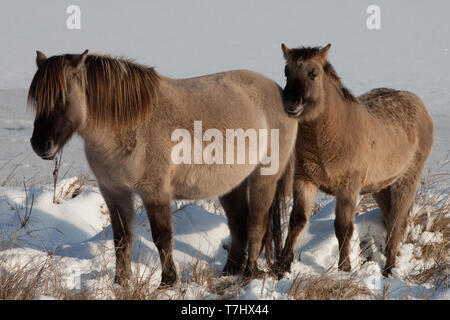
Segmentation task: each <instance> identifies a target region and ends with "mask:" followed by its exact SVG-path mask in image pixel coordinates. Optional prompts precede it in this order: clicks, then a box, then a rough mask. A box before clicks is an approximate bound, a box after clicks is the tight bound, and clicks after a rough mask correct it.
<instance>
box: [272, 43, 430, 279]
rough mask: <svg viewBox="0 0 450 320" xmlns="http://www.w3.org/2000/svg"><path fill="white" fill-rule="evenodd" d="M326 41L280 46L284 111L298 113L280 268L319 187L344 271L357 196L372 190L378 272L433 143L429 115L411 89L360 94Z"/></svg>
mask: <svg viewBox="0 0 450 320" xmlns="http://www.w3.org/2000/svg"><path fill="white" fill-rule="evenodd" d="M330 46H331V45H327V46H326V47H324V48H298V49H289V48H287V47H286V46H285V45H284V44H283V45H282V49H283V53H284V57H285V59H286V68H285V74H286V78H287V82H286V87H285V89H284V103H285V111H286V112H287V113H288V114H289V115H290V116H292V117H296V118H298V120H299V129H298V137H297V143H296V158H297V160H296V161H297V162H296V167H295V171H296V172H295V178H294V208H293V212H292V214H291V218H290V223H289V233H288V236H287V239H286V243H285V246H284V249H283V253H282V259H281V265H280V268H281V270H282V271H287V270H289V269H290V265H291V263H292V261H293V258H294V248H295V246H296V243H297V241H298V238H299V235H300V232H301V231H302V229H303V228H304V226H305V224H306V222H307V219H308V218H309V216H310V215H311V210H312V208H313V205H314V200H315V197H316V194H317V190H318V189H320V190H322V191H325V192H327V193H329V194H332V195H335V196H336V220H335V232H336V236H337V238H338V241H339V252H340V256H339V268H340V269H341V270H344V271H350V269H351V266H350V261H349V249H350V248H349V246H350V243H349V240H350V238H351V236H352V233H353V220H354V216H355V213H356V206H357V200H358V196H359V195H360V194H364V193H373V195H374V198H375V200H376V202H377V204H378V205H379V207H380V209H381V212H382V213H383V218H384V223H385V225H386V229H387V237H386V257H387V261H386V265H385V267H384V275H388V274H389V273H390V272H391V269H392V268H393V267H394V266H395V259H396V255H397V251H398V246H399V243H400V241H401V240H402V238H403V236H404V233H405V229H406V223H407V216H408V212H409V210H410V208H411V206H412V204H413V201H414V196H415V192H416V189H417V185H418V182H419V179H420V177H421V174H422V170H423V168H424V165H425V161H426V160H427V157H428V155H429V154H430V151H431V147H432V145H433V139H434V138H433V121H432V119H431V116H430V114H429V113H428V112H427V110H426V108H425V105H424V104H423V102H422V101H421V100H420V99H419V98H418V97H417V96H416V95H414V94H413V93H411V92H408V91H397V90H394V89H385V88H382V89H374V90H372V91H370V92H368V93H366V94H364V95H362V96H361V97H359V99H357V98H355V97H354V96H353V95H352V94H351V93H350V91H348V90H347V89H346V88H345V87H344V86H343V85H342V83H341V81H340V79H339V77H338V76H337V74H336V72H335V71H334V68H333V67H332V66H331V64H330V63H329V62H328V61H327V56H328V51H329V49H330Z"/></svg>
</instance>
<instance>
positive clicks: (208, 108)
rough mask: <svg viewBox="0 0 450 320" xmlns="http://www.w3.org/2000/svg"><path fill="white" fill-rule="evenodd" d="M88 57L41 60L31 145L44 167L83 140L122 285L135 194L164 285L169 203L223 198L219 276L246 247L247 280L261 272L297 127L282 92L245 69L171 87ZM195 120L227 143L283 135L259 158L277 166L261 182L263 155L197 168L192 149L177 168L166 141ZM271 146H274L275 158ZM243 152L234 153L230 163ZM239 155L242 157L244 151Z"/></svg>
mask: <svg viewBox="0 0 450 320" xmlns="http://www.w3.org/2000/svg"><path fill="white" fill-rule="evenodd" d="M87 53H88V52H87V50H86V51H85V52H84V53H83V54H81V55H80V54H75V55H69V54H68V55H60V56H53V57H49V58H47V57H46V56H45V55H44V54H43V53H41V52H38V53H37V58H36V62H37V65H38V70H37V72H36V74H35V76H34V78H33V81H32V83H31V86H30V91H29V101H30V103H31V104H32V105H33V106H34V107H35V110H36V119H35V123H34V131H33V136H32V138H31V144H32V146H33V149H34V150H35V152H36V153H37V154H38V155H39V156H41V157H42V158H43V159H53V158H54V157H55V154H56V153H57V152H58V151H59V150H60V149H61V148H62V147H63V145H64V144H65V143H66V142H67V141H68V139H69V138H70V137H71V136H72V135H73V134H74V133H78V134H80V136H81V137H82V138H83V140H84V142H85V151H86V157H87V160H88V162H89V165H90V166H91V169H92V171H93V172H94V174H95V176H96V178H97V181H98V184H99V188H100V191H101V193H102V195H103V197H104V198H105V201H106V204H107V205H108V209H109V214H110V217H111V224H112V229H113V233H114V244H115V249H116V281H117V282H119V283H123V282H124V281H126V280H127V279H129V278H130V275H131V261H130V257H131V238H132V230H131V228H132V225H133V218H134V215H135V213H134V209H133V195H134V194H137V195H139V196H140V197H141V199H142V201H143V204H144V206H145V209H146V211H147V215H148V217H149V220H150V225H151V231H152V237H153V241H154V242H155V245H156V247H157V249H158V252H159V255H160V260H161V264H162V279H161V282H162V283H163V284H166V285H172V284H174V283H175V282H176V281H177V273H176V268H175V264H174V261H173V257H172V251H173V235H172V233H173V226H172V212H171V209H170V207H171V205H170V203H171V200H172V199H203V198H210V197H214V196H222V197H221V201H222V203H223V205H224V207H225V210H226V213H227V217H228V223H229V226H230V231H231V238H232V243H231V250H230V254H229V257H228V261H227V264H226V266H225V272H231V273H236V272H239V271H240V268H241V267H242V265H243V263H244V257H245V250H246V248H247V244H248V259H247V268H246V274H247V275H250V276H251V275H255V274H258V270H257V266H256V259H257V257H258V255H259V253H260V247H261V244H262V239H263V236H264V233H265V232H266V229H267V227H266V225H267V224H268V216H269V215H268V212H269V207H270V206H271V204H272V199H273V198H274V194H275V192H276V187H277V181H278V179H279V178H280V176H281V174H282V173H283V170H284V168H285V167H286V164H287V163H288V161H289V159H290V158H291V154H292V151H293V148H294V144H295V139H296V133H297V121H295V120H293V119H290V118H289V117H288V116H286V114H284V112H283V101H282V97H281V88H280V87H279V86H278V85H277V84H276V83H275V82H273V81H272V80H270V79H267V78H266V77H264V76H262V75H260V74H257V73H255V72H251V71H246V70H237V71H230V72H222V73H217V74H213V75H207V76H203V77H196V78H191V79H171V78H168V77H164V76H162V75H160V74H158V73H156V71H154V70H153V68H149V67H146V66H142V65H138V64H136V63H133V62H131V61H129V60H126V59H120V58H113V57H110V56H100V55H88V54H87ZM199 120H200V121H202V125H203V128H204V130H207V129H213V130H215V132H218V133H220V134H223V136H226V132H227V131H228V129H242V130H243V131H244V130H245V131H247V130H249V129H255V130H263V131H264V130H266V132H270V131H271V130H272V129H275V130H279V141H275V143H276V145H275V144H274V145H272V144H271V143H268V146H267V148H266V152H267V153H265V155H267V156H269V155H270V156H274V157H277V156H278V155H279V161H278V163H279V167H278V168H276V169H274V170H275V171H274V172H273V174H271V175H263V174H262V173H261V172H260V171H261V169H262V168H264V167H267V165H266V163H265V161H264V160H265V159H264V158H263V157H262V154H261V153H259V156H260V157H259V158H258V159H257V161H255V162H254V163H250V162H249V161H247V162H245V163H244V164H239V163H237V164H235V163H225V160H224V159H220V160H221V162H222V163H223V164H220V163H217V162H216V163H211V164H208V163H205V162H203V163H195V161H196V160H195V157H196V156H195V154H196V153H195V149H196V150H198V148H197V147H195V141H194V148H192V155H191V154H190V156H191V159H194V163H191V162H189V161H187V163H186V162H185V163H182V164H176V163H174V161H173V160H172V157H171V155H172V150H173V147H174V146H175V145H176V144H177V143H176V141H173V140H172V134H173V133H174V132H175V130H180V129H182V130H185V131H187V132H188V133H189V135H190V136H191V137H193V136H194V134H195V131H194V122H195V121H199ZM271 138H272V136H271ZM211 139H212V137H211ZM217 139H218V138H217ZM233 139H234V138H233ZM190 142H191V141H189V145H190ZM272 146H273V147H274V148H277V147H279V152H278V154H276V153H277V152H275V151H274V150H275V149H272ZM240 150H241V149H240V148H239V147H238V146H236V145H234V149H233V150H232V151H233V156H238V155H237V152H239V151H240ZM260 151H262V149H260ZM226 152H227V153H228V150H227V151H226ZM186 153H190V151H186ZM218 154H219V151H216V153H215V155H217V157H219V156H218ZM245 154H246V155H247V157H246V158H248V157H249V156H248V155H249V144H246V150H245ZM200 155H202V154H201V151H200ZM241 155H242V154H239V156H241ZM222 156H224V154H223V155H222ZM273 161H276V160H275V158H273ZM200 162H201V161H200Z"/></svg>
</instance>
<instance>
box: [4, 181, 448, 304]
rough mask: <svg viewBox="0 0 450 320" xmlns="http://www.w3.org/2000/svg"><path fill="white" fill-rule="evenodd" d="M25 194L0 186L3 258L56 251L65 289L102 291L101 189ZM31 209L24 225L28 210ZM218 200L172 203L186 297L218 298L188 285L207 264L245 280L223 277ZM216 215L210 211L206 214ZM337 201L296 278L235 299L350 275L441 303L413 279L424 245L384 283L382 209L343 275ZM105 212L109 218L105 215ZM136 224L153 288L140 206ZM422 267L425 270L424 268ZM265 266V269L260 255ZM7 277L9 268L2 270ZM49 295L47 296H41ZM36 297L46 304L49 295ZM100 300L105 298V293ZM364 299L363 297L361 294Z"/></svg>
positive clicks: (106, 259)
mask: <svg viewBox="0 0 450 320" xmlns="http://www.w3.org/2000/svg"><path fill="white" fill-rule="evenodd" d="M73 182H74V178H70V179H65V180H63V181H61V182H60V183H59V184H58V185H57V190H58V192H57V193H58V194H61V193H60V192H59V191H60V190H67V188H68V186H70V185H73ZM27 194H28V205H27V204H26V201H27V198H26V194H25V190H24V188H22V189H21V188H18V187H7V188H5V187H3V188H0V209H1V211H0V212H1V215H0V225H1V226H2V229H1V233H2V238H3V239H6V240H8V239H9V240H10V241H5V240H4V241H2V242H1V244H2V251H0V258H1V259H3V260H4V261H10V262H11V264H8V265H15V264H16V263H18V264H20V265H26V264H27V262H29V261H33V262H37V261H41V260H44V259H45V258H46V257H47V254H48V253H52V254H53V255H54V257H55V261H54V263H55V264H56V265H57V266H58V267H59V268H61V270H63V273H64V277H63V279H65V281H64V285H65V286H66V287H67V288H69V289H73V290H81V289H83V288H102V287H105V281H106V280H107V279H108V277H110V278H111V277H112V276H111V275H113V274H114V247H113V241H112V230H111V226H110V225H109V223H108V218H107V215H105V213H104V210H105V205H104V202H103V199H102V197H101V195H100V194H99V192H98V189H97V188H96V187H92V186H89V187H86V188H85V189H84V190H83V191H82V192H81V193H80V194H78V195H77V196H76V197H74V198H71V194H70V193H69V195H68V196H67V197H66V199H62V198H59V199H58V203H57V204H54V203H53V202H52V198H53V188H52V186H49V185H46V186H41V187H34V188H30V189H29V190H27ZM31 199H34V201H33V209H32V211H31V214H29V219H28V220H27V222H26V223H25V224H24V225H25V227H22V228H21V227H20V226H21V222H22V221H24V220H26V219H25V217H26V216H27V214H26V212H29V210H28V211H27V209H26V208H27V207H28V208H29V207H30V206H31ZM216 206H217V204H216V203H215V200H211V201H203V202H200V203H196V204H194V203H188V202H187V203H186V202H185V203H183V202H179V203H174V206H173V208H172V210H173V212H174V213H173V223H174V229H175V232H174V234H175V235H174V259H175V263H176V265H177V268H178V271H179V273H180V274H181V276H182V281H181V284H180V286H181V287H183V288H184V294H183V296H182V298H185V299H192V298H203V299H217V298H219V296H218V295H217V294H216V293H215V292H211V291H210V290H209V288H208V286H206V285H201V284H199V283H196V282H193V281H190V280H191V278H192V277H193V269H192V266H193V265H194V264H196V263H197V264H198V263H200V264H203V265H204V266H206V267H207V268H209V269H211V271H212V272H213V273H214V278H215V280H214V281H215V282H216V285H220V284H221V283H225V286H226V283H227V282H229V283H236V281H238V280H239V277H236V276H235V277H222V278H219V276H220V271H221V269H222V268H223V266H224V264H225V261H226V257H227V252H226V251H225V249H224V244H228V242H229V240H230V239H229V230H228V226H227V224H226V219H225V218H224V217H223V216H221V215H220V214H221V212H220V210H219V212H217V210H216ZM205 208H208V209H209V210H211V211H212V212H210V211H208V210H207V209H205ZM334 208H335V202H334V200H332V201H329V203H328V204H327V205H325V206H324V207H323V208H322V210H320V211H319V213H317V214H316V215H314V216H313V217H312V218H311V219H310V221H309V223H308V225H307V227H306V228H305V230H304V232H303V234H302V236H301V240H300V244H299V249H298V251H297V252H298V259H296V260H295V262H294V264H293V267H292V272H291V273H288V274H286V275H285V277H284V278H283V279H281V280H276V279H273V278H271V277H267V278H265V279H256V280H252V281H251V282H250V283H249V284H248V285H246V286H244V287H242V288H239V290H237V292H236V294H235V295H234V296H232V298H238V299H290V297H289V295H288V293H289V291H290V288H291V286H292V285H293V283H294V281H295V279H296V278H297V277H299V276H310V277H319V276H321V275H323V274H326V275H327V277H330V278H332V279H335V280H345V279H349V278H350V277H352V278H353V279H357V282H360V284H361V285H362V286H363V287H365V288H367V289H369V290H371V292H372V293H373V296H374V297H382V296H383V290H384V288H385V287H386V286H387V284H388V283H389V290H388V295H387V298H390V299H404V298H411V299H422V298H428V297H432V298H436V299H438V298H439V299H441V298H442V297H443V295H444V293H441V292H440V290H443V289H440V288H435V287H433V285H432V284H422V285H418V284H414V283H412V282H410V281H409V280H408V279H407V276H408V275H411V274H414V272H415V271H418V270H419V269H420V268H424V267H425V268H426V267H431V266H432V264H433V261H425V262H423V261H422V260H420V259H416V257H415V256H414V254H413V253H414V250H415V249H418V248H420V246H421V245H422V244H423V243H422V242H420V241H419V242H417V243H415V244H411V243H404V244H402V245H401V247H400V253H401V255H400V256H399V258H398V260H397V268H396V269H394V270H395V272H394V276H395V278H389V279H386V278H384V277H383V276H382V275H381V270H382V267H383V265H384V263H385V258H384V256H383V254H382V247H383V245H384V238H385V229H384V226H383V223H382V218H381V214H380V211H379V210H378V209H375V210H372V211H369V212H366V213H363V214H360V215H358V216H357V217H356V219H355V232H354V235H353V239H352V253H351V263H352V268H353V270H354V272H353V273H351V274H348V273H345V272H340V271H338V270H337V259H338V242H337V239H336V237H335V234H334V225H333V221H334V216H335V215H334ZM102 212H103V213H102ZM136 212H137V213H136V221H135V224H134V242H133V258H132V261H133V262H132V266H133V270H134V272H137V273H139V274H150V275H151V277H152V278H151V279H152V280H151V284H150V285H152V286H153V285H154V286H155V288H156V286H157V285H158V283H159V279H160V265H159V258H158V252H157V250H156V247H155V245H154V243H153V241H152V237H151V232H150V226H149V223H148V219H147V216H146V214H145V211H144V210H143V209H142V207H140V206H139V202H137V209H136ZM419 239H427V240H428V242H432V243H439V242H442V241H443V237H442V234H440V233H433V232H430V231H424V232H422V233H421V234H420V236H419ZM419 263H420V265H419ZM259 264H260V266H261V267H263V268H264V266H265V262H264V259H263V258H262V257H261V258H260V261H259ZM4 271H5V272H8V270H7V269H6V270H4ZM43 294H44V293H43ZM168 297H172V298H180V296H179V291H177V290H176V289H174V290H173V291H171V290H169V291H167V292H165V293H164V296H163V298H168ZM37 298H40V299H42V298H47V297H45V295H43V296H40V297H37ZM98 298H102V295H101V294H99V296H98ZM361 298H365V296H362V297H361Z"/></svg>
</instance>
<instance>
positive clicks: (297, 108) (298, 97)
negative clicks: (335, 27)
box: [281, 44, 331, 120]
mask: <svg viewBox="0 0 450 320" xmlns="http://www.w3.org/2000/svg"><path fill="white" fill-rule="evenodd" d="M330 47H331V44H328V45H327V46H326V47H323V48H299V49H289V48H288V47H286V45H284V44H282V45H281V49H282V50H283V55H284V58H285V59H286V67H285V69H284V73H285V76H286V86H285V88H284V90H283V100H284V108H285V111H286V113H287V114H288V115H289V116H291V117H299V119H305V120H312V119H314V118H316V117H317V116H318V115H319V114H320V113H321V112H322V110H321V108H323V104H322V103H320V102H321V101H322V99H323V96H324V94H323V93H324V85H323V79H324V73H325V71H324V67H327V66H328V62H327V56H328V51H329V49H330Z"/></svg>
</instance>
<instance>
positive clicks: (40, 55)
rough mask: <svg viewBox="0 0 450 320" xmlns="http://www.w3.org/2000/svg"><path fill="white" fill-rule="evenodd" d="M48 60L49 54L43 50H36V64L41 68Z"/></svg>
mask: <svg viewBox="0 0 450 320" xmlns="http://www.w3.org/2000/svg"><path fill="white" fill-rule="evenodd" d="M45 60H47V56H46V55H45V54H43V53H42V52H41V51H39V50H37V51H36V65H37V67H38V68H39V67H40V66H41V65H42V64H43V63H44V62H45Z"/></svg>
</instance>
